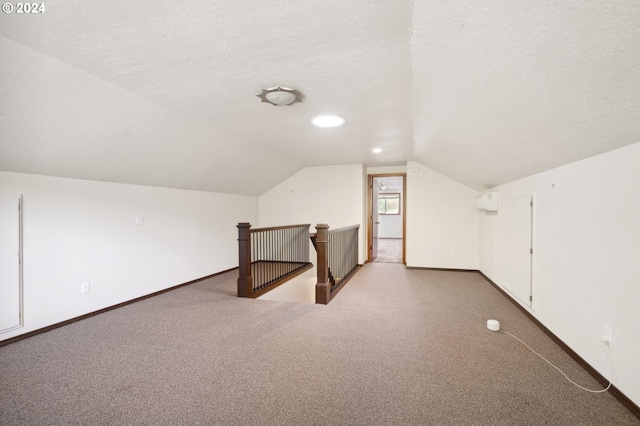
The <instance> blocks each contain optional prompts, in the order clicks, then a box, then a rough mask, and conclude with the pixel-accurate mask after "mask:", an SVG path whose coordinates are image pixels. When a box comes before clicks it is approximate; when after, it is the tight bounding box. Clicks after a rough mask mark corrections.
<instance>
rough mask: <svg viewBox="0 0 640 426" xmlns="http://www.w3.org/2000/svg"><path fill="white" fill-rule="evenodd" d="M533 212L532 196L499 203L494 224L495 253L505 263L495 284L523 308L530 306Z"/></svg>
mask: <svg viewBox="0 0 640 426" xmlns="http://www.w3.org/2000/svg"><path fill="white" fill-rule="evenodd" d="M532 210H533V199H532V197H531V195H523V196H517V197H510V198H505V199H501V200H500V206H499V208H498V221H497V223H496V235H497V237H498V241H499V242H500V244H499V246H498V247H496V248H495V250H496V253H497V254H498V256H499V258H500V259H505V263H504V265H505V266H504V267H503V269H502V270H501V271H499V275H498V277H497V278H498V282H499V283H501V284H502V285H504V287H505V288H506V289H507V290H508V291H509V292H511V294H513V295H514V296H515V297H516V298H518V299H519V300H520V301H521V302H522V303H524V304H525V305H526V306H531V303H532V280H531V267H532V257H533V255H532V252H533V246H532V223H533V221H532V219H533V217H532Z"/></svg>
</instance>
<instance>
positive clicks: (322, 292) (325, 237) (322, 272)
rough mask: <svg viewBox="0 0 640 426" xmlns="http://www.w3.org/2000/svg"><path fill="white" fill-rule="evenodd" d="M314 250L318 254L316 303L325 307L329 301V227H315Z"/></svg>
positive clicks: (321, 225) (320, 225) (323, 225)
mask: <svg viewBox="0 0 640 426" xmlns="http://www.w3.org/2000/svg"><path fill="white" fill-rule="evenodd" d="M316 231H317V234H316V235H317V239H316V246H317V247H316V250H317V252H318V266H317V270H318V282H317V283H316V303H320V304H323V305H326V304H327V303H329V299H331V283H330V282H329V225H327V224H326V223H319V224H318V225H317V226H316Z"/></svg>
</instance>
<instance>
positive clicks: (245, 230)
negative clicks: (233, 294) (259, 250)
mask: <svg viewBox="0 0 640 426" xmlns="http://www.w3.org/2000/svg"><path fill="white" fill-rule="evenodd" d="M238 272H239V273H238V297H251V294H252V293H253V278H251V224H250V223H239V224H238Z"/></svg>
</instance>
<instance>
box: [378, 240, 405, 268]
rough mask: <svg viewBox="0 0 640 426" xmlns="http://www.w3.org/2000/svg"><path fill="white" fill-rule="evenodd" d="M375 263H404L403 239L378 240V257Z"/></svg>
mask: <svg viewBox="0 0 640 426" xmlns="http://www.w3.org/2000/svg"><path fill="white" fill-rule="evenodd" d="M374 262H379V263H402V238H378V256H377V257H376V258H375V259H374Z"/></svg>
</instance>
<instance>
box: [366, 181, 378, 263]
mask: <svg viewBox="0 0 640 426" xmlns="http://www.w3.org/2000/svg"><path fill="white" fill-rule="evenodd" d="M369 202H370V204H369V211H368V213H367V218H368V224H367V225H368V226H367V228H368V229H369V232H368V239H367V242H368V246H369V250H368V253H367V260H368V261H369V262H373V260H374V259H375V258H376V257H378V227H379V225H380V220H379V218H378V178H376V177H373V176H369Z"/></svg>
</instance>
